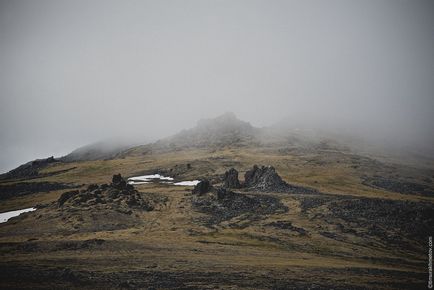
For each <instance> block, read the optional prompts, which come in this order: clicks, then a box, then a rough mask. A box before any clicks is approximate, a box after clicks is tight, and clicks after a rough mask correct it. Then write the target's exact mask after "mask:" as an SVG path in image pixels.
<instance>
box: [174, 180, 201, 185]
mask: <svg viewBox="0 0 434 290" xmlns="http://www.w3.org/2000/svg"><path fill="white" fill-rule="evenodd" d="M199 182H200V180H191V181H180V182H175V183H174V185H183V186H195V185H196V184H198V183H199Z"/></svg>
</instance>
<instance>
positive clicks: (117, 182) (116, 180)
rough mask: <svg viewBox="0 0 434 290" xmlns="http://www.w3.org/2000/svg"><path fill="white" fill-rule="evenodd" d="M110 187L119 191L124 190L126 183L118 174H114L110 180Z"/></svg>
mask: <svg viewBox="0 0 434 290" xmlns="http://www.w3.org/2000/svg"><path fill="white" fill-rule="evenodd" d="M112 186H113V187H114V188H116V189H119V190H122V189H126V188H127V182H126V181H125V179H124V178H123V177H122V176H121V175H120V174H115V175H113V178H112Z"/></svg>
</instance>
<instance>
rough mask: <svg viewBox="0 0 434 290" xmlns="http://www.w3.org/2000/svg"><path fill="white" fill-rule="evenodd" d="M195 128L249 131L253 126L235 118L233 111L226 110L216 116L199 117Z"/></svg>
mask: <svg viewBox="0 0 434 290" xmlns="http://www.w3.org/2000/svg"><path fill="white" fill-rule="evenodd" d="M196 129H197V130H203V129H205V130H211V131H239V132H244V131H251V130H253V126H252V125H250V123H249V122H245V121H242V120H240V119H238V118H237V116H236V115H235V114H234V113H233V112H227V113H224V114H223V115H220V116H218V117H216V118H211V119H201V120H199V121H198V122H197V127H196Z"/></svg>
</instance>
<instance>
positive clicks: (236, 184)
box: [223, 168, 241, 188]
mask: <svg viewBox="0 0 434 290" xmlns="http://www.w3.org/2000/svg"><path fill="white" fill-rule="evenodd" d="M223 186H224V187H226V188H240V187H241V184H240V181H239V180H238V171H237V170H236V169H235V168H231V169H229V170H228V171H226V172H225V175H224V177H223Z"/></svg>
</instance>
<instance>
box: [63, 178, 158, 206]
mask: <svg viewBox="0 0 434 290" xmlns="http://www.w3.org/2000/svg"><path fill="white" fill-rule="evenodd" d="M97 205H105V206H106V207H108V208H112V209H115V210H117V211H119V212H123V213H131V209H141V210H146V211H150V210H153V208H154V207H153V205H152V203H151V202H150V201H149V200H145V199H143V198H142V196H141V194H140V193H139V192H138V191H137V190H135V189H134V186H132V185H130V184H127V183H126V181H125V179H123V178H122V176H121V175H120V174H117V175H113V179H112V183H111V184H110V185H108V184H102V185H97V184H91V185H89V186H88V187H87V189H85V190H81V191H78V190H73V191H68V192H65V193H63V194H62V195H61V196H60V198H59V199H58V206H59V207H65V206H66V207H67V206H73V207H94V206H97Z"/></svg>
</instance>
